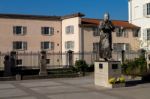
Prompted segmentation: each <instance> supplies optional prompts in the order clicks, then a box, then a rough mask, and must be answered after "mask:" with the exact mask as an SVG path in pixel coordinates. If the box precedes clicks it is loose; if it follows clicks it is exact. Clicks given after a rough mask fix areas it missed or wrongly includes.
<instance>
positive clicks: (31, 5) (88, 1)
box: [0, 0, 128, 20]
mask: <svg viewBox="0 0 150 99" xmlns="http://www.w3.org/2000/svg"><path fill="white" fill-rule="evenodd" d="M77 12H81V13H84V14H85V15H86V16H85V17H87V18H103V14H104V13H105V12H108V13H110V17H111V19H113V20H128V0H0V13H8V14H29V15H52V16H53V15H56V16H62V15H68V14H72V13H77Z"/></svg>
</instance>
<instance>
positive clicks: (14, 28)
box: [13, 26, 16, 34]
mask: <svg viewBox="0 0 150 99" xmlns="http://www.w3.org/2000/svg"><path fill="white" fill-rule="evenodd" d="M13 34H16V26H13Z"/></svg>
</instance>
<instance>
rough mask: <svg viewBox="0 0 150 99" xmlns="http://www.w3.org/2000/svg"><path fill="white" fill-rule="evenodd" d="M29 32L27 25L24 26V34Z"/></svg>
mask: <svg viewBox="0 0 150 99" xmlns="http://www.w3.org/2000/svg"><path fill="white" fill-rule="evenodd" d="M26 33H27V27H25V26H24V27H23V34H26Z"/></svg>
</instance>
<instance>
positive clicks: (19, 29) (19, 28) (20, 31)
mask: <svg viewBox="0 0 150 99" xmlns="http://www.w3.org/2000/svg"><path fill="white" fill-rule="evenodd" d="M13 33H14V34H16V35H25V34H26V33H27V27H25V26H14V27H13Z"/></svg>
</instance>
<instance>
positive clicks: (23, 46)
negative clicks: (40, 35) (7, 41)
mask: <svg viewBox="0 0 150 99" xmlns="http://www.w3.org/2000/svg"><path fill="white" fill-rule="evenodd" d="M13 50H27V42H24V41H14V42H13Z"/></svg>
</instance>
